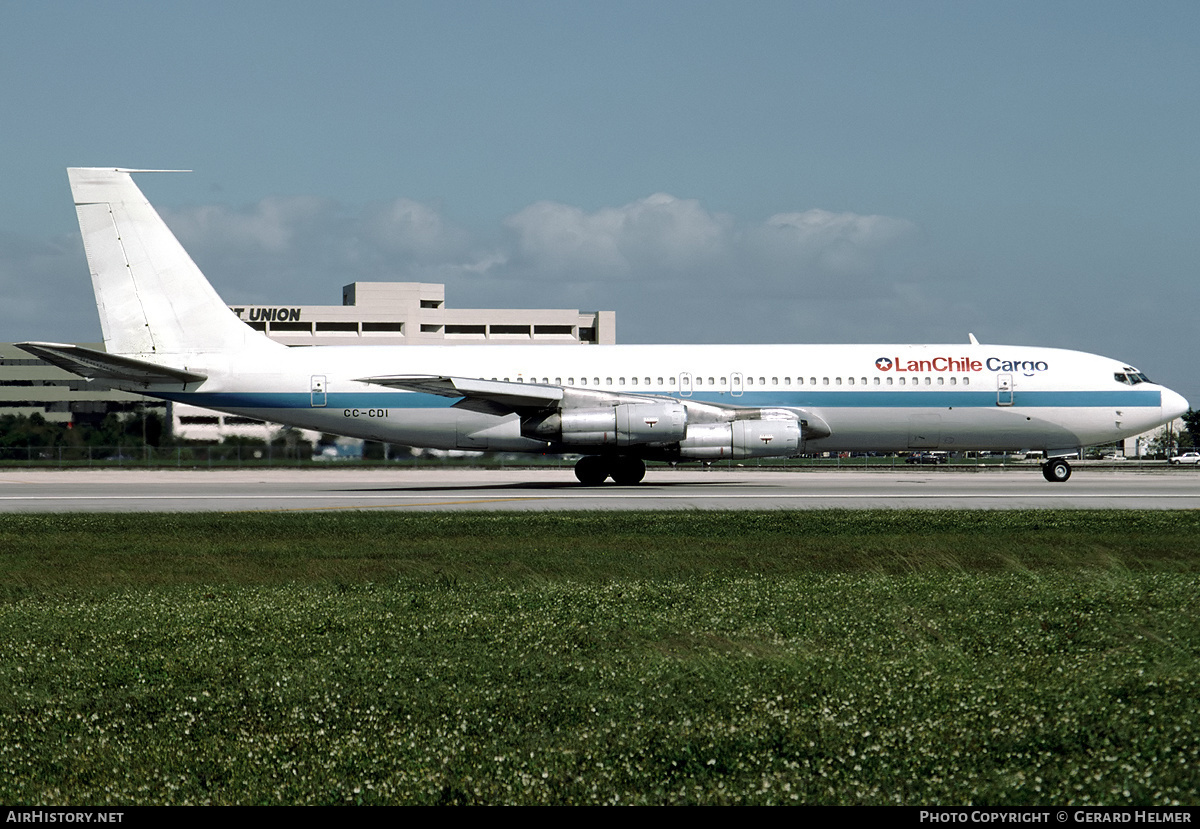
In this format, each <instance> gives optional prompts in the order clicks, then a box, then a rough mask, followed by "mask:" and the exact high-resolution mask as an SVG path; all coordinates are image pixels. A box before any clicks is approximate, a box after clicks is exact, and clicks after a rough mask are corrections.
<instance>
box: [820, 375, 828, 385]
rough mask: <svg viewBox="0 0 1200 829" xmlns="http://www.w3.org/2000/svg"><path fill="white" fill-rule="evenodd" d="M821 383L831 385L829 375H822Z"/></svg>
mask: <svg viewBox="0 0 1200 829" xmlns="http://www.w3.org/2000/svg"><path fill="white" fill-rule="evenodd" d="M821 385H822V386H828V385H829V378H828V377H822V378H821Z"/></svg>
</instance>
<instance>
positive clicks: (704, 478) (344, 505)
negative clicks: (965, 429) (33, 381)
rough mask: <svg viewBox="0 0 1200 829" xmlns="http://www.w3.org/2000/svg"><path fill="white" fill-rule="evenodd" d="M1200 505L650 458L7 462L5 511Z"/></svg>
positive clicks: (1109, 480) (0, 501)
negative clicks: (635, 474) (198, 466)
mask: <svg viewBox="0 0 1200 829" xmlns="http://www.w3.org/2000/svg"><path fill="white" fill-rule="evenodd" d="M827 507H840V508H847V509H861V508H890V509H907V508H922V509H934V508H937V509H1017V508H1035V509H1038V508H1042V509H1051V508H1067V509H1105V508H1122V509H1200V470H1196V469H1190V468H1189V469H1167V468H1164V469H1161V470H1154V471H1126V470H1113V469H1102V468H1094V469H1087V468H1084V467H1079V468H1077V469H1076V470H1075V474H1074V475H1073V476H1072V477H1071V480H1069V481H1068V482H1066V483H1065V484H1051V483H1048V482H1046V481H1045V480H1043V479H1042V476H1041V473H1040V471H1039V470H1038V469H1037V467H1031V468H1029V469H1011V468H1010V469H1005V470H988V471H964V470H950V469H897V470H894V471H879V472H849V471H844V470H822V471H758V470H754V469H744V470H729V471H726V470H703V469H696V468H693V469H668V468H661V467H652V468H651V469H650V471H649V472H648V474H647V476H646V480H645V481H644V482H643V483H642V484H640V485H639V486H616V485H614V484H609V485H607V486H602V487H590V488H589V487H583V486H580V485H579V484H578V483H576V481H575V478H574V475H573V474H572V472H571V469H570V468H569V467H567V466H564V467H562V468H561V469H556V468H544V469H511V470H506V469H493V470H485V469H417V470H414V469H378V468H375V469H361V468H360V469H348V468H338V467H331V468H328V469H315V470H310V469H303V470H285V469H271V470H235V471H230V470H213V471H209V470H78V471H76V470H68V471H63V470H54V471H40V470H13V471H9V472H5V473H0V512H8V513H13V512H175V511H183V512H193V511H228V512H247V511H272V512H287V511H319V510H348V509H370V510H380V509H392V510H633V509H672V510H687V509H703V510H749V509H767V510H774V509H817V508H827Z"/></svg>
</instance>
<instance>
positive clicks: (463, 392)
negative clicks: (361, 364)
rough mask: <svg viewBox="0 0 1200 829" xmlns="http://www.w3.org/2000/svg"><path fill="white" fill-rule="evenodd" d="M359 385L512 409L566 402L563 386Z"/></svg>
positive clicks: (396, 379)
mask: <svg viewBox="0 0 1200 829" xmlns="http://www.w3.org/2000/svg"><path fill="white" fill-rule="evenodd" d="M359 382H360V383H373V384H374V385H376V386H387V387H389V388H393V389H404V390H405V391H415V392H421V393H423V394H436V395H438V396H439V397H466V398H470V399H476V400H487V401H490V402H492V403H498V404H500V405H501V406H507V407H510V408H512V409H542V408H545V407H547V406H553V405H555V404H557V403H559V402H560V401H562V399H563V389H562V387H561V386H538V385H534V384H533V383H513V382H511V381H510V382H506V381H503V380H479V379H474V378H470V377H444V376H438V375H428V374H397V375H392V376H389V377H362V378H360V379H359Z"/></svg>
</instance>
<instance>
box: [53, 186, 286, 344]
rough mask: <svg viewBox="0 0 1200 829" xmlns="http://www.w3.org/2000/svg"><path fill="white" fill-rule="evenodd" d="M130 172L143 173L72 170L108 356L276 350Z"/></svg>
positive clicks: (81, 229)
mask: <svg viewBox="0 0 1200 829" xmlns="http://www.w3.org/2000/svg"><path fill="white" fill-rule="evenodd" d="M131 172H138V171H133V170H121V169H113V168H101V167H72V168H70V169H68V170H67V175H68V177H69V178H70V180H71V193H72V195H74V197H75V211H76V213H78V215H79V229H80V231H81V232H82V233H83V247H84V251H85V252H86V254H87V261H88V269H89V270H90V271H91V273H92V287H93V288H94V289H95V292H96V306H97V308H98V309H99V311H100V326H101V328H102V329H103V331H104V346H105V348H106V349H107V350H108V352H109V353H113V354H127V355H137V356H140V357H152V356H155V355H175V354H198V353H211V352H223V351H238V350H244V349H247V348H271V347H276V346H277V344H276V343H273V342H272V341H271V340H269V339H267V337H266V336H264V335H262V334H260V333H259V332H257V331H255V330H254V329H252V328H250V326H248V325H246V324H245V323H243V322H242V321H241V320H239V319H238V318H237V315H236V314H234V313H233V312H232V311H230V310H229V308H228V307H227V306H226V305H225V303H224V301H222V299H221V297H220V296H218V295H217V292H216V291H215V290H213V287H212V285H210V284H209V283H208V280H207V279H205V278H204V274H203V273H201V272H200V269H199V268H198V267H196V263H195V262H193V261H192V258H191V257H190V256H188V253H187V251H185V250H184V249H183V246H182V245H180V244H179V240H178V239H176V238H175V234H173V233H172V232H171V230H170V228H168V227H167V225H166V223H165V222H163V220H162V218H161V217H160V216H159V215H158V213H157V212H156V211H155V210H154V208H153V207H151V206H150V203H149V202H148V201H146V197H145V196H143V195H142V191H141V190H139V189H138V187H137V185H136V184H134V183H133V179H132V178H131V177H130V173H131ZM143 172H146V171H143ZM278 347H280V348H282V346H278Z"/></svg>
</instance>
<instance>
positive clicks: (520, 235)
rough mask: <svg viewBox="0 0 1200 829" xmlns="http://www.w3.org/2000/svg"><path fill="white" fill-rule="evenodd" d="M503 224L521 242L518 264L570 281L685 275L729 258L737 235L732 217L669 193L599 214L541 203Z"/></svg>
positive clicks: (517, 247) (599, 211)
mask: <svg viewBox="0 0 1200 829" xmlns="http://www.w3.org/2000/svg"><path fill="white" fill-rule="evenodd" d="M505 226H506V227H508V228H509V229H510V230H512V231H513V233H514V234H515V237H516V250H515V252H514V257H513V259H512V262H513V263H514V264H515V265H517V266H518V267H525V268H528V269H530V270H531V271H533V272H535V273H538V274H541V275H543V276H551V277H556V278H561V279H565V280H567V281H577V280H579V279H581V278H588V277H591V278H604V279H609V280H611V279H627V278H631V277H644V276H645V275H647V274H648V273H650V272H653V271H658V272H666V273H668V274H670V275H675V274H679V273H684V272H686V271H687V270H688V269H690V268H695V267H698V266H701V265H702V264H703V263H705V262H709V261H711V260H712V258H713V257H714V256H718V257H723V256H725V255H727V254H728V246H729V242H730V238H731V237H730V229H731V223H730V222H729V220H728V219H726V218H725V217H721V216H717V215H714V214H712V213H709V212H708V211H706V210H705V209H704V208H703V207H701V205H700V203H699V202H697V201H695V200H691V199H677V198H675V197H674V196H669V195H667V194H665V193H656V194H654V195H652V196H648V197H647V198H644V199H640V200H638V201H635V202H631V203H629V204H627V205H625V206H623V207H606V208H603V209H601V210H597V211H596V212H594V213H586V212H585V211H583V210H581V209H580V208H578V207H572V206H570V205H565V204H559V203H557V202H539V203H537V204H533V205H530V206H529V207H527V208H525V209H524V210H522V211H521V212H519V213H517V214H516V215H514V216H511V217H509V218H508V219H507V220H506V221H505Z"/></svg>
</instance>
